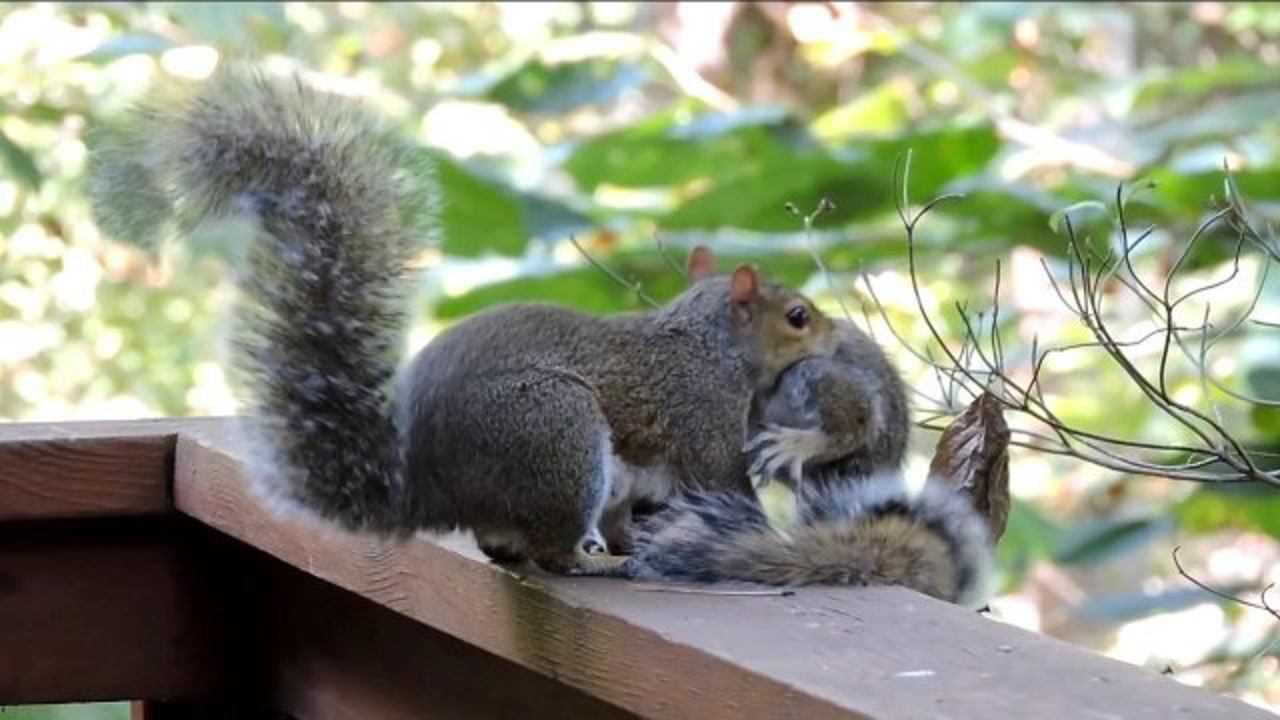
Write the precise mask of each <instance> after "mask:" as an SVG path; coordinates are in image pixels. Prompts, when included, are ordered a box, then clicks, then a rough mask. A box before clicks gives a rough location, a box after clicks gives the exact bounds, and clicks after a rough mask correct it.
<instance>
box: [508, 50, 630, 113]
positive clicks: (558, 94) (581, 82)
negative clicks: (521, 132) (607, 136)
mask: <svg viewBox="0 0 1280 720" xmlns="http://www.w3.org/2000/svg"><path fill="white" fill-rule="evenodd" d="M647 80H648V75H647V73H646V72H645V71H644V70H643V69H642V68H641V67H639V66H638V65H635V64H633V63H627V62H622V61H619V60H612V59H606V58H590V59H587V60H581V61H578V62H566V63H556V64H550V65H549V64H546V63H544V62H542V61H541V60H539V59H536V58H535V59H532V60H530V61H528V62H525V63H524V64H522V65H521V66H519V67H518V68H516V69H515V70H513V71H512V72H510V73H507V74H506V75H504V76H502V77H501V78H499V79H497V80H496V81H495V82H493V83H492V84H491V86H490V87H489V88H488V89H487V90H486V91H485V92H484V94H483V95H484V97H486V98H488V99H490V100H493V101H495V102H499V103H502V104H503V105H506V106H507V107H509V108H511V109H513V110H515V111H517V112H524V113H542V114H557V113H566V112H569V111H571V110H574V109H576V108H578V107H580V106H583V105H588V104H603V103H606V102H609V101H610V100H613V99H615V98H616V97H617V96H618V95H620V94H621V93H623V92H625V91H626V90H629V89H631V88H633V87H637V86H639V85H642V84H644V83H645V82H646V81H647Z"/></svg>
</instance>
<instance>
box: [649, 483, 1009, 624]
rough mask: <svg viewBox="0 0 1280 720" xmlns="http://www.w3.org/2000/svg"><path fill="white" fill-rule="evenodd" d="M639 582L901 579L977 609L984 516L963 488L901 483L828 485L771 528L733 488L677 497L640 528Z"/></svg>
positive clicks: (985, 546)
mask: <svg viewBox="0 0 1280 720" xmlns="http://www.w3.org/2000/svg"><path fill="white" fill-rule="evenodd" d="M639 530H640V531H639V533H638V537H637V540H636V550H635V554H634V555H633V556H632V558H631V560H630V561H629V564H628V566H627V571H628V573H629V574H630V575H631V576H632V577H634V578H637V579H657V580H684V581H692V582H721V581H726V580H737V581H744V582H754V583H762V584H766V585H782V586H797V585H902V586H905V587H908V588H911V589H913V590H917V591H919V592H921V593H924V594H926V595H931V596H933V597H936V598H939V599H942V600H946V601H949V602H954V603H958V604H961V605H968V606H975V605H977V604H979V603H981V602H982V599H983V596H984V595H985V593H986V590H987V588H986V585H987V582H988V576H989V573H990V568H991V546H990V541H989V539H988V532H987V528H986V523H985V521H984V520H983V519H982V518H981V517H980V516H979V515H978V514H977V513H976V512H975V511H974V510H973V508H972V507H971V506H970V505H969V503H968V501H967V500H966V499H965V498H964V497H963V496H961V495H959V494H955V493H951V492H948V491H946V490H945V489H942V488H932V487H931V488H929V489H927V490H926V491H925V492H923V493H921V494H920V495H918V496H915V497H912V496H909V495H908V494H906V493H905V492H904V491H903V490H901V489H900V485H899V484H898V483H894V482H890V481H885V482H880V481H878V480H877V479H875V478H873V479H869V480H866V481H863V482H856V483H833V484H831V485H828V486H826V487H823V488H821V489H818V490H812V491H808V492H806V493H805V494H804V495H803V496H802V497H801V498H800V519H799V521H798V522H797V523H796V525H795V526H794V527H791V528H786V529H778V528H775V527H773V526H772V525H771V524H770V522H769V518H768V517H767V516H766V515H765V513H764V510H763V508H762V507H761V505H760V503H759V502H758V501H756V500H755V499H754V498H752V497H750V496H747V495H743V494H740V493H712V494H696V495H684V496H681V497H679V498H677V499H675V500H674V501H673V502H672V503H671V504H670V505H668V506H667V507H666V508H665V509H664V510H662V511H661V512H659V513H658V514H656V515H654V516H653V517H651V518H649V519H648V520H647V521H645V522H644V524H642V525H641V527H640V529H639Z"/></svg>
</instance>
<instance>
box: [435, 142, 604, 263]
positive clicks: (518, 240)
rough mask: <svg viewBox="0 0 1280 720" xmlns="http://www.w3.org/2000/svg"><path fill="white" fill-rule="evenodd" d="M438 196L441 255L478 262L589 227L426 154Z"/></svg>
mask: <svg viewBox="0 0 1280 720" xmlns="http://www.w3.org/2000/svg"><path fill="white" fill-rule="evenodd" d="M431 154H432V157H433V158H434V161H435V173H436V178H437V182H438V183H439V186H440V192H441V195H442V198H441V199H442V208H441V211H440V220H441V225H442V231H443V233H444V252H445V253H446V254H449V255H454V256H458V257H478V256H481V255H484V254H486V253H489V252H494V253H498V254H500V255H506V256H509V257H515V256H519V255H522V254H524V250H525V247H526V246H527V245H528V242H529V239H530V238H532V237H535V236H536V237H552V236H563V235H568V234H570V233H573V232H578V231H581V230H584V229H587V228H589V227H591V226H592V225H593V223H592V222H591V221H590V220H589V219H587V218H586V217H585V216H583V215H581V214H580V213H578V212H576V211H574V210H572V209H570V208H568V207H565V206H564V205H561V204H559V203H556V202H554V201H552V200H549V199H546V198H541V197H537V196H534V195H530V194H526V193H520V192H518V191H516V190H513V189H511V188H508V187H506V186H504V185H502V184H500V183H498V182H495V181H493V180H489V179H488V178H484V177H481V176H479V175H477V174H475V173H472V172H470V171H468V170H467V169H465V168H464V167H462V166H461V165H460V164H458V163H457V162H455V161H454V160H452V159H450V158H448V157H445V156H444V155H443V154H440V153H431Z"/></svg>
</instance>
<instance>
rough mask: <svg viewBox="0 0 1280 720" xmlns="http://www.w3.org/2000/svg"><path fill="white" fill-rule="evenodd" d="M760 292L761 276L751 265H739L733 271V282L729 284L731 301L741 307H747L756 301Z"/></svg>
mask: <svg viewBox="0 0 1280 720" xmlns="http://www.w3.org/2000/svg"><path fill="white" fill-rule="evenodd" d="M759 292H760V276H759V275H757V274H756V270H755V268H753V267H751V266H750V265H739V266H738V269H737V270H734V271H733V280H732V282H730V283H729V299H730V300H731V301H733V302H734V303H737V304H739V305H745V304H747V303H749V302H751V301H752V300H755V299H756V295H757V294H759Z"/></svg>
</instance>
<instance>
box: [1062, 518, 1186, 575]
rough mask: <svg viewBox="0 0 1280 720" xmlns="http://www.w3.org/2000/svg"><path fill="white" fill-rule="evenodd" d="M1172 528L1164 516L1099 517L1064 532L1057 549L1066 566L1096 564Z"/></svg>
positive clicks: (1147, 541) (1142, 543)
mask: <svg viewBox="0 0 1280 720" xmlns="http://www.w3.org/2000/svg"><path fill="white" fill-rule="evenodd" d="M1169 530H1170V525H1169V523H1168V522H1167V521H1165V520H1164V519H1162V518H1137V519H1121V520H1113V519H1106V520H1098V521H1095V522H1090V523H1085V524H1083V525H1079V526H1076V527H1074V528H1072V529H1071V530H1070V531H1068V532H1067V533H1066V534H1064V535H1063V536H1062V537H1061V538H1060V539H1059V541H1058V545H1057V547H1056V549H1055V550H1054V559H1055V560H1057V562H1059V563H1061V564H1063V565H1077V564H1083V565H1095V564H1098V563H1100V562H1103V561H1105V560H1108V559H1110V558H1112V557H1114V556H1116V555H1119V554H1121V553H1124V552H1127V551H1130V550H1133V549H1135V548H1137V547H1141V546H1143V545H1145V544H1147V543H1149V542H1151V541H1152V540H1155V539H1156V538H1157V537H1160V536H1161V535H1164V534H1165V533H1167V532H1168V531H1169Z"/></svg>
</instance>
